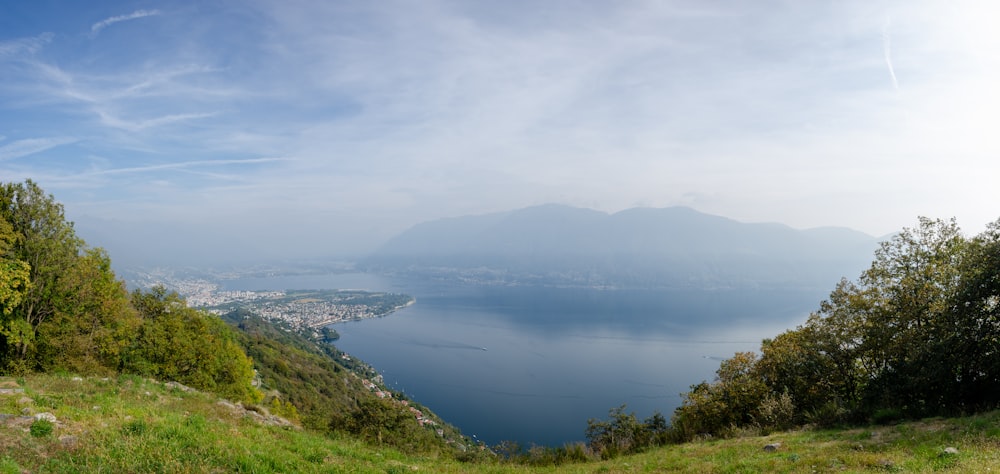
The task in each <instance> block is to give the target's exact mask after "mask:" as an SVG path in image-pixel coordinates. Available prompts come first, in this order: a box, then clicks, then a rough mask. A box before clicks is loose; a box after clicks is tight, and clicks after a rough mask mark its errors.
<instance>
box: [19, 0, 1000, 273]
mask: <svg viewBox="0 0 1000 474" xmlns="http://www.w3.org/2000/svg"><path fill="white" fill-rule="evenodd" d="M998 13H1000V7H996V6H994V4H993V3H992V2H979V3H977V2H919V1H900V2H879V1H874V2H872V1H863V2H861V1H859V2H851V1H847V2H792V1H788V2H780V1H765V2H702V1H675V2H670V1H628V0H626V1H616V2H605V1H585V0H581V1H574V2H569V1H558V0H554V1H546V2H538V1H503V2H487V1H454V2H451V1H436V0H419V1H417V0H413V1H380V2H370V1H255V0H246V1H244V0H239V1H237V0H233V1H204V2H179V1H177V2H156V1H137V2H136V1H104V2H98V1H94V2H74V1H61V2H56V1H48V2H46V1H32V2H5V3H4V4H3V6H0V179H2V180H4V181H20V180H23V179H27V178H31V179H33V180H35V181H37V182H38V183H40V184H41V185H42V186H43V187H44V188H45V189H46V190H47V191H49V192H51V193H53V194H54V195H55V196H56V198H57V199H59V200H60V201H61V202H63V203H64V204H65V206H66V209H67V213H68V215H69V217H70V218H71V219H73V220H75V221H76V222H77V223H78V228H79V229H80V231H81V233H82V234H84V237H86V238H87V239H88V242H90V243H91V244H93V245H103V246H107V247H109V248H110V249H111V250H112V251H113V253H112V257H115V253H114V251H115V250H116V249H117V248H121V249H122V250H121V252H122V253H123V254H125V253H127V252H130V251H131V252H132V253H133V254H134V253H136V252H138V253H142V252H146V253H148V252H150V251H152V249H156V252H157V253H161V254H162V255H165V256H174V255H187V256H194V258H196V259H200V258H209V257H219V258H241V259H252V258H254V257H258V256H259V257H276V256H295V257H297V256H308V255H338V254H354V253H363V252H365V251H367V250H370V249H371V248H372V247H374V246H375V245H377V244H378V243H380V242H381V241H383V240H384V239H386V238H388V237H389V236H391V235H393V234H394V233H396V232H399V231H401V230H403V229H405V228H407V227H409V226H410V225H413V224H415V223H417V222H421V221H424V220H428V219H434V218H439V217H448V216H456V215H465V214H478V213H484V212H491V211H499V210H509V209H514V208H520V207H525V206H530V205H536V204H542V203H550V202H555V203H563V204H569V205H574V206H581V207H590V208H595V209H600V210H604V211H609V212H613V211H617V210H621V209H625V208H629V207H635V206H652V207H663V206H672V205H685V206H691V207H694V208H695V209H698V210H701V211H703V212H708V213H713V214H719V215H723V216H726V217H730V218H734V219H737V220H741V221H750V222H760V221H768V222H782V223H785V224H788V225H791V226H793V227H798V228H807V227H815V226H825V225H837V226H847V227H852V228H855V229H858V230H861V231H864V232H867V233H870V234H873V235H881V234H885V233H888V232H892V231H896V230H899V229H900V228H901V227H903V226H910V225H913V224H915V223H916V217H917V216H918V215H927V216H931V217H952V216H954V217H957V218H958V219H959V223H960V224H961V225H962V226H963V228H965V229H966V230H968V231H970V232H977V231H979V230H981V229H982V228H983V226H984V224H986V223H987V222H991V221H993V220H996V219H997V217H1000V205H998V204H997V203H1000V186H997V185H996V180H997V177H1000V164H998V163H1000V160H997V157H998V152H1000V133H997V128H998V127H997V125H998V124H1000V92H998V89H997V87H996V84H1000V53H998V51H1000V29H997V28H995V25H994V24H993V23H995V21H994V20H995V19H996V18H997V17H998V15H997V14H998ZM139 242H141V244H140V243H139ZM128 247H131V248H130V249H129V248H128ZM171 258H172V257H171Z"/></svg>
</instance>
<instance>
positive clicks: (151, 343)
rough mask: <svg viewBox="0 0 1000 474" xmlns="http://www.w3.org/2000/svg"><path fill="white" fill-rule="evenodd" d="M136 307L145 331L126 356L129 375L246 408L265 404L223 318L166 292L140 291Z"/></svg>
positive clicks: (158, 289)
mask: <svg viewBox="0 0 1000 474" xmlns="http://www.w3.org/2000/svg"><path fill="white" fill-rule="evenodd" d="M132 304H133V306H134V307H135V308H136V309H137V310H138V312H139V315H140V317H141V318H142V325H141V326H140V328H139V334H138V336H137V337H136V339H135V341H134V343H133V345H132V347H130V348H129V349H128V351H127V354H126V359H125V368H126V370H128V371H130V372H133V373H137V374H140V375H145V376H151V377H156V378H159V379H164V380H174V381H177V382H181V383H183V384H186V385H190V386H192V387H195V388H198V389H201V390H207V391H211V392H215V393H217V394H218V395H220V396H222V397H227V398H230V399H233V400H239V401H243V402H247V403H256V402H259V401H260V400H261V399H262V394H261V393H260V391H259V390H257V389H256V388H254V387H253V378H254V372H253V362H252V361H251V359H250V358H249V357H248V356H247V355H246V353H244V352H243V349H242V348H241V347H240V346H239V344H238V343H237V339H236V336H235V334H234V333H233V330H232V329H230V328H229V326H228V325H226V323H224V322H223V321H222V320H220V319H219V318H218V317H215V316H212V315H210V314H208V313H205V312H202V311H199V310H196V309H193V308H188V307H187V305H186V304H185V303H184V300H183V299H181V297H180V296H178V295H177V294H176V293H168V292H167V291H166V290H165V289H164V288H163V287H156V288H153V289H152V290H150V291H149V292H142V291H140V290H136V291H135V292H134V293H133V294H132Z"/></svg>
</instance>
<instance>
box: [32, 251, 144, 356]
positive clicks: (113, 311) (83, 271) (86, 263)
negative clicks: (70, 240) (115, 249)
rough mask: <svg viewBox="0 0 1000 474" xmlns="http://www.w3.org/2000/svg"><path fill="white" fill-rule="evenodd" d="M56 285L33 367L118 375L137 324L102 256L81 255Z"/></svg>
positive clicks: (40, 329) (125, 295)
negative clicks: (58, 300)
mask: <svg viewBox="0 0 1000 474" xmlns="http://www.w3.org/2000/svg"><path fill="white" fill-rule="evenodd" d="M57 284H58V285H59V286H60V291H59V292H60V293H61V294H64V295H65V297H64V299H63V300H62V302H61V304H60V305H59V306H58V307H57V308H56V311H55V313H54V314H53V316H52V317H50V318H49V319H47V320H45V321H43V322H42V323H41V324H40V325H39V327H38V334H39V338H38V364H39V366H40V367H41V368H42V369H43V370H46V371H50V370H59V369H61V370H67V371H71V372H77V373H102V372H103V373H112V372H117V371H119V370H120V369H121V368H122V356H123V353H124V351H125V350H126V349H127V348H128V347H129V346H130V345H131V343H132V341H133V339H134V338H135V337H136V335H137V332H138V328H139V324H140V320H139V317H138V314H137V312H136V311H135V309H134V308H132V305H131V303H130V301H129V294H128V291H127V290H126V289H125V284H124V282H122V281H121V280H119V279H117V277H116V276H115V274H114V273H113V272H112V271H111V259H110V258H109V257H108V255H107V253H106V252H105V251H104V250H101V249H90V250H87V251H86V252H85V253H84V255H83V256H81V257H80V258H78V259H77V260H76V262H74V264H73V265H72V266H71V267H70V268H69V269H68V271H67V272H66V273H65V274H64V275H63V277H62V278H60V280H59V281H58V282H57Z"/></svg>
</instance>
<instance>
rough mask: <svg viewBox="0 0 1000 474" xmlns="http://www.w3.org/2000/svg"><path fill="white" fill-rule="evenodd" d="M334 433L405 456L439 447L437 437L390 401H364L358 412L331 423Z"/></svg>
mask: <svg viewBox="0 0 1000 474" xmlns="http://www.w3.org/2000/svg"><path fill="white" fill-rule="evenodd" d="M330 428H331V429H332V430H333V431H346V432H348V433H350V434H352V435H355V436H358V437H360V438H361V439H363V440H365V441H367V442H369V443H373V444H375V445H379V446H383V445H385V446H392V447H394V448H396V449H399V450H401V451H403V452H407V453H418V452H427V451H428V448H430V447H434V446H437V445H438V444H439V442H438V437H437V434H436V433H434V431H432V430H431V429H430V428H425V427H424V426H421V424H420V423H419V422H417V419H416V418H414V417H413V414H411V413H410V412H408V411H406V410H405V409H401V407H400V406H399V405H398V404H397V403H396V402H394V401H393V400H391V399H382V398H378V397H365V398H362V399H360V400H358V409H357V410H355V411H354V412H352V413H351V414H349V415H347V416H344V417H339V416H337V417H334V418H333V419H332V420H331V422H330Z"/></svg>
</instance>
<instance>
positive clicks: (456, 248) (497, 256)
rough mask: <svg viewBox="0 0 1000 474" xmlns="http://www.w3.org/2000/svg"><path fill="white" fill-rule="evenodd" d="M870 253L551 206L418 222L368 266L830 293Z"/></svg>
mask: <svg viewBox="0 0 1000 474" xmlns="http://www.w3.org/2000/svg"><path fill="white" fill-rule="evenodd" d="M876 246H877V240H876V238H875V237H872V236H869V235H867V234H864V233H861V232H858V231H854V230H851V229H847V228H839V227H824V228H816V229H809V230H796V229H793V228H791V227H788V226H786V225H782V224H773V223H763V224H756V223H755V224H747V223H741V222H737V221H735V220H732V219H728V218H725V217H720V216H714V215H710V214H704V213H701V212H698V211H696V210H694V209H691V208H687V207H668V208H633V209H627V210H624V211H621V212H617V213H614V214H607V213H604V212H600V211H595V210H590V209H581V208H575V207H569V206H562V205H554V204H549V205H542V206H536V207H529V208H524V209H519V210H515V211H509V212H499V213H493V214H484V215H477V216H467V217H456V218H446V219H440V220H435V221H430V222H425V223H422V224H418V225H416V226H414V227H412V228H410V229H409V230H407V231H405V232H403V233H401V234H399V235H397V236H396V237H394V238H392V239H391V240H389V241H388V242H386V243H385V244H384V245H383V246H382V247H381V248H380V249H379V250H377V251H376V252H375V253H374V254H373V255H372V256H371V257H369V258H368V259H367V261H366V263H367V264H368V265H369V266H371V267H373V268H376V269H381V270H388V271H401V270H407V271H420V269H423V271H428V270H430V269H437V270H436V271H438V272H446V271H449V270H450V271H452V272H464V273H465V274H468V273H469V272H470V271H472V270H478V271H479V272H480V273H481V274H482V276H481V278H491V279H494V280H495V279H501V280H503V281H506V282H507V283H510V284H514V283H518V282H525V281H526V280H530V282H532V283H542V282H549V283H553V284H578V285H597V286H622V287H685V286H699V287H705V286H712V287H715V286H721V287H727V286H741V287H745V286H761V285H765V286H774V285H790V284H793V285H797V286H813V285H818V286H819V287H823V288H830V287H832V286H833V284H834V283H836V281H837V280H839V278H840V277H849V278H854V277H856V276H857V275H858V274H859V273H860V271H861V270H863V269H864V268H865V267H866V266H867V264H868V263H869V262H870V259H871V255H872V251H873V250H874V249H875V247H876ZM487 275H489V276H487ZM503 281H501V283H502V282H503Z"/></svg>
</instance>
